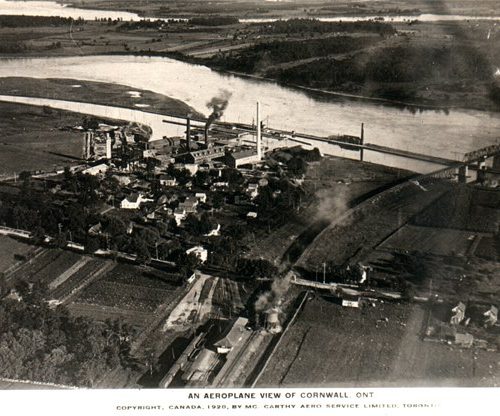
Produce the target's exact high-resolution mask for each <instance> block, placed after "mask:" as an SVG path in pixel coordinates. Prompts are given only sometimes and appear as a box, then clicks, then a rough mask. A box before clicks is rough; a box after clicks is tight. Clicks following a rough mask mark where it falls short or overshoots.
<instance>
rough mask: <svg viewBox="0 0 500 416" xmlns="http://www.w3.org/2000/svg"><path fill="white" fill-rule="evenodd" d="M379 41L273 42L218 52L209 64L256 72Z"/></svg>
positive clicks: (338, 39) (364, 39)
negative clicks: (268, 67) (270, 66)
mask: <svg viewBox="0 0 500 416" xmlns="http://www.w3.org/2000/svg"><path fill="white" fill-rule="evenodd" d="M377 41H378V39H377V38H373V37H369V38H368V37H356V38H354V37H352V38H351V37H348V36H336V37H330V38H321V39H308V40H301V41H273V42H267V43H260V44H258V45H255V46H251V47H249V48H246V49H243V50H240V51H238V52H229V53H222V54H219V55H216V56H215V57H213V58H211V59H209V60H208V63H209V64H212V65H215V66H219V67H222V68H224V69H227V70H231V71H240V72H250V73H251V72H254V71H257V70H261V69H266V67H267V66H268V65H271V64H277V63H282V62H291V61H296V60H299V59H307V58H312V57H321V56H326V55H329V54H337V53H345V52H350V51H354V50H357V49H361V48H365V47H367V46H369V45H371V44H373V43H376V42H377Z"/></svg>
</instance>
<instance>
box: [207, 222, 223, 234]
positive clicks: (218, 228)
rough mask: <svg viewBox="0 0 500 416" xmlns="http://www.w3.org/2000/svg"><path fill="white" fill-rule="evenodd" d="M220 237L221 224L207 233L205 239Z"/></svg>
mask: <svg viewBox="0 0 500 416" xmlns="http://www.w3.org/2000/svg"><path fill="white" fill-rule="evenodd" d="M218 235H220V224H217V226H216V227H215V228H214V229H213V230H211V231H209V232H208V233H206V234H205V237H214V236H218Z"/></svg>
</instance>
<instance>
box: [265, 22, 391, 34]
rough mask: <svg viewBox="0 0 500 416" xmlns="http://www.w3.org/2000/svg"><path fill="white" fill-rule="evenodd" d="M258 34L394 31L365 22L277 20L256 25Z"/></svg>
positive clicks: (388, 25) (387, 26)
mask: <svg viewBox="0 0 500 416" xmlns="http://www.w3.org/2000/svg"><path fill="white" fill-rule="evenodd" d="M256 25H258V26H260V32H262V33H272V34H283V33H284V34H296V33H312V32H315V33H333V32H344V33H358V32H369V33H377V34H380V35H392V34H394V33H396V29H394V27H393V26H392V25H390V24H388V23H383V22H376V21H366V22H322V21H320V20H317V19H290V20H277V21H276V22H272V23H258V24H256Z"/></svg>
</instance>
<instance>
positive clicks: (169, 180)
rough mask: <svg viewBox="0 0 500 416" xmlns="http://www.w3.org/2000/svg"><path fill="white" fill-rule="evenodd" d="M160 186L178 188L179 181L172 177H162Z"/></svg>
mask: <svg viewBox="0 0 500 416" xmlns="http://www.w3.org/2000/svg"><path fill="white" fill-rule="evenodd" d="M159 179H160V185H163V186H176V185H177V179H176V178H174V177H173V176H170V175H160V178H159Z"/></svg>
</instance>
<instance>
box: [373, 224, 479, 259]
mask: <svg viewBox="0 0 500 416" xmlns="http://www.w3.org/2000/svg"><path fill="white" fill-rule="evenodd" d="M476 238H481V236H480V235H478V234H477V233H473V232H470V231H460V230H453V229H450V228H434V227H418V226H414V225H406V226H404V227H403V228H401V229H400V230H398V231H397V232H396V233H394V234H393V235H392V236H390V237H389V238H388V239H387V240H386V241H384V242H383V243H382V244H381V245H380V246H379V247H378V248H379V249H384V250H394V249H399V250H409V251H417V252H419V253H429V254H436V255H439V256H465V255H466V254H467V253H468V251H469V249H470V248H471V246H472V244H473V243H474V240H475V239H476Z"/></svg>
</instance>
